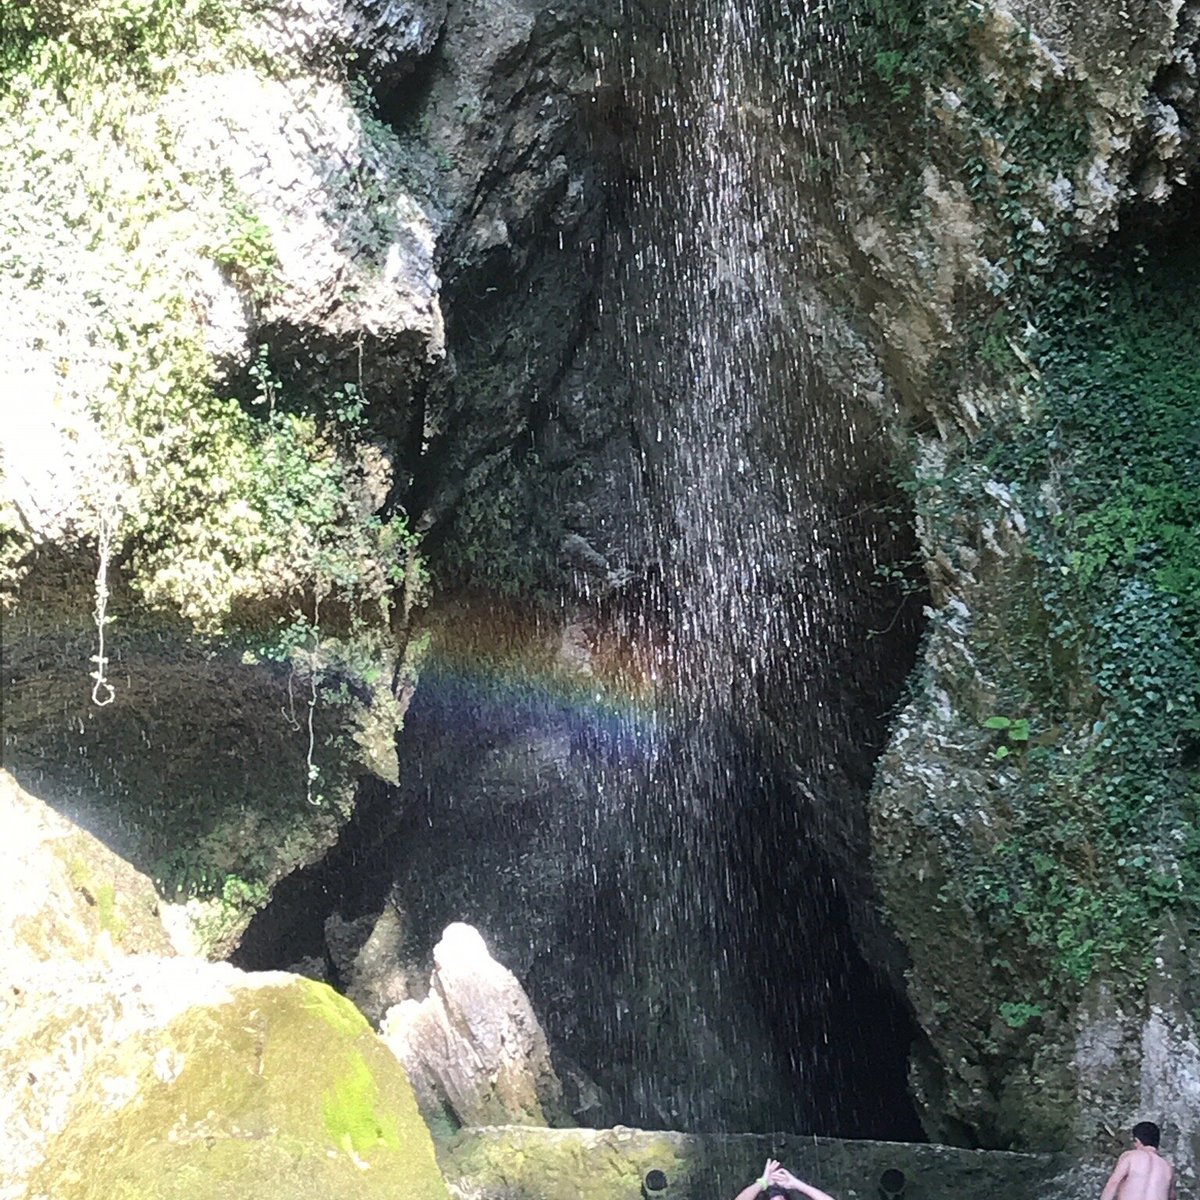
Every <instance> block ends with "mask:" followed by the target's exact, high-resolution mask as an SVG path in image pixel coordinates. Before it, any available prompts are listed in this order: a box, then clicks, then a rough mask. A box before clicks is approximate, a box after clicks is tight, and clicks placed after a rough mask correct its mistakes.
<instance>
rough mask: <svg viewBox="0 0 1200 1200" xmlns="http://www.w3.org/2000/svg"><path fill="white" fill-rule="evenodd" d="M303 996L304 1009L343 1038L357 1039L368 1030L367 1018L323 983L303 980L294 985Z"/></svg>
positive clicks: (343, 997)
mask: <svg viewBox="0 0 1200 1200" xmlns="http://www.w3.org/2000/svg"><path fill="white" fill-rule="evenodd" d="M296 986H297V987H299V988H300V989H301V990H302V992H303V995H304V1005H305V1007H306V1008H307V1009H308V1010H309V1011H310V1012H312V1013H314V1014H315V1015H316V1016H318V1017H320V1019H321V1020H322V1021H324V1022H325V1023H326V1024H327V1025H329V1026H331V1027H332V1028H333V1029H336V1030H337V1032H338V1033H339V1034H340V1035H341V1036H343V1037H357V1036H358V1035H359V1034H360V1033H362V1032H363V1031H364V1030H368V1029H370V1025H369V1023H368V1022H367V1018H366V1017H364V1016H363V1015H362V1013H361V1012H359V1010H358V1009H357V1008H356V1007H355V1006H354V1005H353V1004H352V1003H351V1002H350V1001H349V1000H347V999H346V997H345V996H343V995H341V994H340V993H338V992H335V991H334V990H333V989H332V988H329V987H326V986H325V985H324V984H323V983H316V982H314V981H313V980H309V979H305V980H302V981H299V982H298V983H297V985H296Z"/></svg>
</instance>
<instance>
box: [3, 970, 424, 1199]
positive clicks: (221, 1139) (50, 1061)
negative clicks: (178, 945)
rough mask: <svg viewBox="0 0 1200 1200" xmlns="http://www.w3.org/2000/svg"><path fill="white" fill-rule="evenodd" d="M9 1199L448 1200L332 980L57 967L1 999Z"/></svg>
mask: <svg viewBox="0 0 1200 1200" xmlns="http://www.w3.org/2000/svg"><path fill="white" fill-rule="evenodd" d="M0 1119H3V1122H4V1129H5V1137H4V1141H3V1146H0V1196H3V1197H4V1200H16V1198H17V1197H20V1198H21V1200H24V1198H26V1197H28V1198H29V1200H85V1198H90V1197H97V1196H106V1197H107V1196H114V1197H115V1196H128V1197H134V1196H136V1197H138V1200H160V1198H161V1200H166V1198H167V1197H171V1196H176V1195H178V1194H180V1193H179V1191H178V1189H179V1188H180V1187H183V1186H185V1184H186V1190H187V1193H188V1194H189V1195H197V1196H204V1197H205V1198H206V1200H244V1198H245V1197H246V1196H247V1195H260V1196H269V1197H271V1198H272V1200H299V1198H300V1197H303V1196H322V1197H329V1198H330V1200H352V1198H353V1200H368V1198H371V1197H379V1198H380V1200H383V1198H384V1197H387V1198H388V1200H394V1198H395V1197H397V1196H403V1197H405V1198H406V1200H444V1198H445V1196H446V1189H445V1185H444V1184H443V1182H442V1178H441V1175H440V1173H439V1171H438V1167H437V1165H436V1163H435V1161H434V1157H433V1145H432V1142H431V1141H430V1137H429V1132H428V1130H427V1129H426V1127H425V1125H424V1122H423V1121H422V1120H421V1117H420V1114H419V1113H418V1111H417V1107H416V1102H415V1100H414V1098H413V1093H412V1089H411V1088H410V1087H409V1085H408V1082H407V1080H406V1079H405V1077H404V1072H403V1071H402V1070H401V1069H400V1066H399V1064H397V1062H396V1060H395V1058H394V1057H393V1056H392V1055H391V1054H389V1053H388V1051H387V1049H386V1048H385V1047H384V1046H383V1045H382V1043H381V1042H380V1041H379V1039H378V1038H377V1037H376V1036H375V1035H374V1034H373V1033H372V1032H371V1029H370V1027H369V1026H368V1025H367V1023H366V1021H365V1020H364V1019H363V1017H362V1015H361V1014H360V1013H358V1012H357V1011H356V1010H355V1009H354V1007H353V1006H352V1005H351V1004H350V1003H349V1002H348V1001H346V1000H344V999H343V998H341V997H339V996H338V995H336V993H334V992H332V991H331V990H330V989H329V988H327V987H325V986H324V985H323V984H318V983H313V982H312V981H310V980H305V979H299V978H297V977H295V976H289V975H285V974H282V973H271V974H262V975H247V974H244V973H243V972H240V971H237V970H235V969H234V968H232V967H229V966H227V965H224V964H209V963H204V962H201V961H198V960H195V959H183V958H176V959H160V958H152V957H132V958H123V959H119V960H117V961H116V962H114V963H113V964H112V965H111V966H109V967H106V968H100V967H90V966H87V965H75V964H70V963H58V964H46V965H45V966H44V967H43V968H42V969H41V970H40V971H38V972H35V973H32V974H31V975H30V976H29V977H28V978H27V979H26V980H25V982H24V985H23V986H22V987H21V988H20V989H19V990H6V991H5V994H4V996H3V997H2V998H0Z"/></svg>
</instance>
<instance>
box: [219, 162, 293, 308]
mask: <svg viewBox="0 0 1200 1200" xmlns="http://www.w3.org/2000/svg"><path fill="white" fill-rule="evenodd" d="M222 208H223V212H224V216H225V219H226V225H225V228H224V229H223V230H222V231H221V233H220V236H219V237H218V238H217V239H216V244H215V245H214V246H213V247H212V256H213V258H214V259H215V261H216V262H218V263H220V265H221V266H223V267H225V268H226V269H227V270H229V271H231V272H233V273H235V274H236V275H239V276H240V277H241V279H242V280H243V281H244V283H245V284H246V285H247V287H248V290H249V291H250V292H251V294H252V295H253V296H254V298H255V299H256V300H260V301H261V300H266V299H268V298H269V297H270V296H272V295H273V294H274V293H275V292H276V291H277V288H278V275H279V257H278V255H277V254H276V253H275V244H274V241H273V240H272V238H271V231H270V229H268V228H267V226H266V224H265V223H264V222H263V220H262V218H261V217H260V216H259V215H258V214H257V213H256V212H254V210H253V209H252V208H250V206H249V205H248V204H247V203H246V201H245V200H243V199H242V198H241V197H240V196H239V195H238V194H237V192H236V190H235V189H234V187H233V184H232V181H231V180H229V179H228V178H227V179H226V186H225V191H224V196H223V204H222Z"/></svg>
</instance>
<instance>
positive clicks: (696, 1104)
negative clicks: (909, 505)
mask: <svg viewBox="0 0 1200 1200" xmlns="http://www.w3.org/2000/svg"><path fill="white" fill-rule="evenodd" d="M626 17H627V38H628V41H627V43H626V44H624V45H623V46H622V56H623V59H622V66H623V72H624V85H625V89H626V96H627V100H628V104H629V106H630V109H631V113H632V117H631V121H632V124H633V126H634V129H635V132H634V133H633V135H632V138H631V149H630V150H629V158H630V161H631V163H632V169H631V175H632V180H631V183H630V186H629V189H628V194H627V196H626V204H627V211H626V214H625V219H624V220H623V221H621V222H620V223H619V228H618V233H617V235H616V242H617V248H616V252H615V258H616V270H615V274H614V286H613V289H612V292H611V293H610V296H609V299H608V307H609V309H610V316H611V319H612V328H613V330H614V335H613V336H614V340H615V345H616V346H617V347H618V348H619V350H618V352H619V354H620V355H621V357H622V360H623V367H624V369H625V372H626V374H627V378H628V381H629V389H630V393H631V401H632V406H633V409H634V411H635V413H637V414H638V415H637V417H636V422H637V428H638V434H639V443H640V447H639V448H640V453H641V458H642V462H641V472H640V476H639V477H640V479H641V480H642V481H643V482H642V485H641V487H642V489H643V490H642V491H640V492H639V494H638V495H637V496H635V497H634V498H633V503H632V505H631V507H632V508H633V509H634V510H636V511H638V512H640V513H642V514H643V516H644V520H645V522H646V528H644V529H642V530H640V531H639V537H640V539H641V540H642V541H643V542H644V543H645V544H649V545H651V546H653V547H656V548H657V562H656V564H655V572H656V575H657V586H656V587H655V588H654V589H653V598H652V600H651V601H650V602H649V603H647V604H645V605H644V606H643V607H642V608H641V609H640V613H641V624H640V627H639V628H637V629H636V631H635V637H637V638H639V639H640V640H641V641H642V642H643V643H644V644H645V645H646V646H647V647H649V650H648V652H647V655H646V657H647V658H648V661H649V663H650V664H651V665H650V668H649V673H650V675H651V677H652V681H653V685H654V688H655V694H656V697H657V707H656V717H655V722H654V734H653V737H652V738H651V742H652V746H653V749H652V752H651V755H650V765H649V767H648V768H647V767H646V764H645V759H644V756H643V755H641V754H639V755H632V754H631V755H629V756H626V757H625V758H621V757H620V756H618V759H617V761H616V763H615V764H614V762H613V761H612V760H611V759H610V760H609V761H608V763H607V765H606V769H605V770H604V771H602V772H601V775H600V778H599V780H598V783H597V790H598V793H599V795H600V797H601V799H600V806H601V809H602V810H603V809H607V810H608V811H609V813H610V814H612V815H613V816H612V819H613V821H614V822H615V827H616V829H617V830H618V831H619V832H618V833H616V834H615V835H613V836H614V841H616V842H617V843H619V844H620V845H621V846H622V847H623V850H621V851H618V855H617V857H618V858H619V859H622V860H623V866H622V867H621V868H620V869H619V871H618V875H617V878H616V880H615V881H613V883H612V890H613V891H614V892H615V893H618V894H619V895H620V896H621V897H622V899H621V901H619V902H616V903H615V908H614V909H612V910H610V911H608V912H605V913H601V914H598V915H596V916H595V917H594V918H593V920H594V923H596V924H598V925H602V926H604V927H606V928H611V927H616V928H618V929H620V930H622V931H623V936H619V937H618V938H617V943H618V944H617V945H616V946H615V948H614V949H613V950H612V954H613V956H614V962H615V963H616V969H615V970H614V971H613V972H612V974H611V976H608V977H606V978H605V979H604V980H603V981H602V985H601V986H600V987H599V989H598V995H599V996H601V997H603V1000H598V1001H597V1007H598V1008H602V1007H604V1006H607V1010H606V1011H603V1012H601V1013H600V1018H601V1020H602V1022H603V1023H604V1024H605V1027H606V1029H607V1030H608V1034H609V1037H610V1038H611V1042H612V1045H613V1046H614V1047H615V1048H616V1050H615V1053H617V1054H618V1055H620V1054H624V1055H625V1056H626V1058H627V1062H626V1064H625V1066H626V1069H627V1070H628V1072H629V1075H630V1079H631V1084H630V1088H629V1091H628V1094H627V1095H625V1096H624V1097H623V1101H624V1103H625V1105H626V1106H628V1108H629V1109H631V1110H632V1111H631V1113H630V1119H632V1120H636V1121H640V1122H643V1123H646V1124H659V1125H669V1126H672V1127H684V1128H702V1127H706V1126H717V1127H730V1126H733V1127H744V1128H754V1127H756V1126H757V1127H759V1128H770V1127H773V1126H772V1123H774V1124H776V1125H778V1124H790V1125H791V1126H792V1127H806V1128H811V1127H813V1126H814V1124H821V1123H822V1122H825V1123H827V1124H828V1123H830V1122H834V1123H836V1122H838V1121H842V1122H843V1123H845V1122H846V1121H847V1120H849V1121H850V1122H851V1123H852V1121H853V1117H852V1116H850V1117H849V1118H848V1117H847V1114H852V1113H853V1102H852V1101H846V1100H844V1099H836V1100H833V1101H831V1100H830V1098H829V1097H828V1096H822V1095H819V1094H817V1093H818V1092H820V1091H821V1090H823V1089H824V1090H827V1089H828V1087H829V1085H830V1081H831V1080H832V1079H833V1077H834V1075H836V1070H835V1069H834V1068H832V1067H831V1066H830V1061H829V1060H830V1059H831V1058H832V1057H836V1056H838V1055H839V1054H842V1053H843V1051H835V1050H832V1049H830V1047H829V1045H828V1043H829V1041H830V1039H831V1037H832V1036H833V1035H834V1032H835V1031H834V1028H833V1027H832V1026H831V1025H830V1020H831V1016H830V1010H831V1006H836V1004H837V1003H838V1000H837V995H838V994H839V989H842V990H844V987H843V985H844V984H845V977H846V976H847V975H848V974H849V973H850V971H851V967H850V965H849V964H848V962H847V959H848V957H850V956H851V955H852V954H853V949H852V947H848V946H847V945H845V944H844V943H845V940H846V938H847V936H848V935H847V933H846V924H847V921H848V919H849V918H848V916H847V911H846V906H845V901H844V898H843V896H842V895H840V894H839V885H842V886H844V885H846V884H847V883H849V884H850V885H851V889H853V888H857V890H858V892H859V893H860V894H862V893H863V892H864V890H865V889H864V886H863V877H864V875H865V865H864V864H863V863H862V862H861V861H859V862H858V863H857V864H855V865H854V868H853V870H854V872H855V878H854V879H853V880H845V879H839V877H838V875H837V868H836V866H831V865H830V860H831V850H830V847H831V846H834V845H838V846H840V848H841V852H842V853H843V855H844V856H845V857H846V858H847V860H849V858H852V857H853V856H855V855H858V856H860V858H861V855H862V853H863V851H864V850H865V845H866V842H865V832H864V831H863V830H862V828H861V823H862V820H863V818H862V815H861V814H862V809H863V803H862V800H863V793H864V790H865V787H866V782H867V779H868V778H869V764H870V760H871V757H872V752H871V751H870V749H869V748H868V747H867V746H865V745H863V744H861V743H863V742H864V741H869V740H870V738H869V735H864V734H863V733H862V732H861V731H858V730H857V729H856V726H857V725H861V723H862V722H861V720H860V718H861V709H862V700H863V697H862V689H863V688H864V687H867V688H869V687H871V686H872V684H873V682H874V681H875V680H876V679H877V678H878V676H879V670H878V664H877V663H875V662H874V661H873V660H874V659H876V658H877V657H878V656H879V653H880V650H879V647H877V646H876V647H872V646H867V645H864V644H863V642H864V636H865V633H866V630H865V628H864V611H863V606H862V603H861V602H860V601H861V598H862V597H863V596H864V595H866V596H867V597H868V599H869V601H870V593H871V585H872V583H873V579H872V576H873V574H874V566H875V555H876V549H875V547H874V546H873V545H872V542H873V540H874V539H875V538H876V537H877V536H878V533H879V522H878V521H877V520H875V519H874V518H873V517H871V516H869V515H866V516H864V513H863V512H861V511H858V509H859V506H860V505H861V503H862V493H863V487H864V484H863V481H864V480H865V479H869V478H870V476H871V473H872V471H873V470H874V469H875V466H876V464H875V463H874V458H875V457H877V456H878V453H879V451H878V447H877V446H876V447H871V446H870V445H869V435H870V432H871V425H872V419H871V418H870V417H868V416H867V414H866V413H865V410H863V409H862V407H861V406H856V405H855V399H854V396H853V394H852V391H851V390H849V389H847V388H845V387H840V388H839V387H838V386H836V385H835V383H834V382H832V381H831V380H830V378H829V371H828V363H829V360H830V356H831V354H834V353H836V350H835V348H833V347H830V346H828V345H823V337H824V332H825V331H824V328H823V326H822V323H821V321H822V318H821V307H820V302H819V299H818V293H817V291H816V289H815V288H814V281H815V279H816V278H817V276H818V275H819V273H820V272H821V270H823V269H824V268H823V263H822V257H821V253H820V248H819V245H818V240H819V239H818V232H819V230H820V229H821V228H825V229H828V228H829V227H830V226H831V225H836V222H837V221H838V219H839V218H838V213H837V211H836V205H835V204H834V202H833V200H832V198H831V196H830V194H829V192H828V189H826V190H825V192H824V193H822V190H821V189H820V188H819V187H817V186H815V185H814V181H813V180H812V179H811V178H810V167H811V164H812V163H814V162H818V163H823V164H824V166H825V169H826V170H829V169H831V167H832V169H833V170H835V171H836V158H837V143H836V141H834V140H833V139H832V138H830V137H827V136H826V126H827V122H826V120H825V105H824V101H823V97H824V95H825V92H824V90H823V85H822V80H828V79H829V78H830V77H831V74H832V72H833V71H834V70H835V69H836V66H837V62H838V56H839V50H838V45H837V42H836V39H835V38H834V36H833V35H832V33H831V32H830V31H829V30H827V29H825V28H824V27H823V25H822V14H821V10H820V9H819V8H818V7H817V5H816V4H815V3H814V4H812V5H811V6H809V7H803V6H791V5H789V4H787V3H786V0H784V2H782V3H774V4H769V3H761V2H759V0H691V3H688V4H686V5H680V4H677V3H671V4H669V5H663V6H658V7H656V6H654V5H652V4H646V5H637V4H630V6H629V7H628V9H627V13H626ZM870 603H874V601H870ZM851 675H854V676H855V677H854V678H850V677H849V676H851ZM871 716H872V717H874V718H876V719H878V718H879V717H881V716H882V712H881V711H880V712H876V713H873V714H871ZM868 724H869V719H868ZM633 740H634V739H631V743H632V741H633ZM643 740H644V739H643ZM640 748H641V749H644V746H641V747H640ZM848 848H849V849H848ZM836 853H837V851H834V852H833V854H836ZM822 856H823V857H822ZM843 865H844V866H846V869H847V870H849V865H848V861H847V863H845V864H843ZM814 917H815V918H816V922H815V924H814V923H813V918H814ZM805 921H808V922H809V923H810V924H809V927H807V928H806V927H805V924H804V922H805ZM839 973H840V975H841V976H842V978H840V979H835V978H832V977H833V976H837V975H838V974H839ZM832 1019H833V1020H834V1024H836V1021H837V1017H836V1014H835V1015H834V1017H833V1018H832ZM881 1020H884V1018H881Z"/></svg>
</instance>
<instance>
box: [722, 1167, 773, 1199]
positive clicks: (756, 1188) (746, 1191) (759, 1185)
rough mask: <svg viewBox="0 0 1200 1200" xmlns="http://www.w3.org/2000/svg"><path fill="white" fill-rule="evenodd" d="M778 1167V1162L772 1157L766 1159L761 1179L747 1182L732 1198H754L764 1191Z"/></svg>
mask: <svg viewBox="0 0 1200 1200" xmlns="http://www.w3.org/2000/svg"><path fill="white" fill-rule="evenodd" d="M778 1169H779V1164H778V1163H777V1162H776V1161H775V1160H774V1159H773V1158H768V1159H767V1165H766V1166H765V1167H763V1173H762V1178H761V1179H756V1180H755V1181H754V1182H753V1183H749V1184H747V1185H746V1186H745V1187H744V1188H742V1190H741V1191H740V1192H738V1194H737V1195H736V1196H734V1198H733V1200H756V1197H757V1196H758V1195H759V1194H760V1193H762V1192H764V1191H766V1189H767V1187H768V1186H769V1184H770V1182H771V1179H772V1176H773V1175H774V1174H775V1172H776V1171H777V1170H778Z"/></svg>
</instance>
